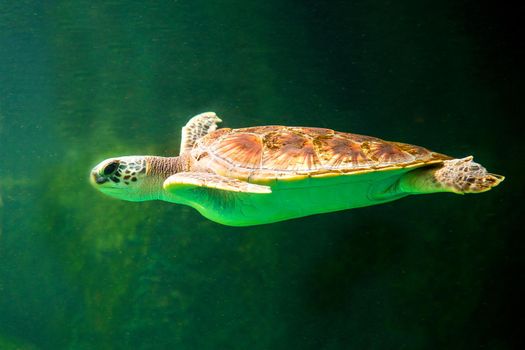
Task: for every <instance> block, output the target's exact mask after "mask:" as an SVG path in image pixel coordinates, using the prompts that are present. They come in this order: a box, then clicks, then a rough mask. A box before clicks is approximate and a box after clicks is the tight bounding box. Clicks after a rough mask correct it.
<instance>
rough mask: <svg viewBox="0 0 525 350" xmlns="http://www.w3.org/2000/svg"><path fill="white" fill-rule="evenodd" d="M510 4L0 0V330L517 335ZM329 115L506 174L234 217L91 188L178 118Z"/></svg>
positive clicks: (456, 344)
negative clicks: (339, 204)
mask: <svg viewBox="0 0 525 350" xmlns="http://www.w3.org/2000/svg"><path fill="white" fill-rule="evenodd" d="M522 14H523V12H522V10H521V9H518V8H516V9H513V8H504V7H500V6H496V5H494V6H489V5H486V4H485V5H483V4H480V3H479V2H475V1H459V2H458V1H452V0H451V1H435V2H421V1H401V2H398V1H324V2H323V1H294V0H286V1H283V0H266V1H239V0H230V1H220V2H219V1H217V2H215V1H202V0H196V1H182V0H181V1H164V2H143V1H131V2H130V1H107V2H100V3H94V2H91V1H82V0H75V1H52V2H51V1H50V2H45V5H42V2H39V1H8V2H1V3H0V142H1V143H0V198H1V200H0V349H2V350H3V349H9V350H10V349H431V348H437V349H512V348H514V347H516V348H517V346H518V345H517V344H518V334H519V331H520V330H521V327H522V325H523V324H522V323H519V322H518V321H517V320H515V319H514V318H513V316H514V314H515V313H517V312H515V311H517V309H518V308H519V307H521V306H522V302H521V298H522V292H523V290H522V289H520V286H519V285H518V282H519V281H520V280H521V279H522V278H523V274H522V272H523V270H522V263H523V258H522V251H521V248H520V247H521V243H522V239H521V237H520V236H519V235H518V233H517V230H516V229H515V228H514V226H515V225H516V223H518V222H519V221H520V220H521V215H522V211H523V207H522V206H521V205H520V201H521V200H522V194H523V182H522V180H523V176H522V175H520V174H519V173H520V171H521V172H522V171H523V166H522V164H520V159H521V163H522V157H523V151H524V149H523V147H522V146H521V145H520V144H519V142H522V140H523V129H520V128H518V127H517V125H513V124H512V122H511V121H510V120H511V118H512V117H516V116H519V117H521V116H523V110H522V108H521V105H518V102H517V100H518V97H522V96H523V89H522V87H523V86H522V82H521V80H520V79H521V74H520V73H521V70H520V68H519V66H518V62H521V61H520V60H518V57H517V56H516V55H515V48H514V45H517V44H518V43H519V42H520V41H521V39H520V38H519V32H518V30H519V28H521V25H519V24H518V22H519V21H521V19H520V18H522V17H521V16H522ZM208 110H212V111H216V112H217V113H218V114H219V115H220V116H221V118H223V120H224V125H225V126H228V127H242V126H250V125H261V124H263V125H264V124H287V125H308V126H321V127H330V128H333V129H336V130H341V131H349V132H355V133H363V134H368V135H374V136H378V137H381V138H385V139H389V140H397V141H403V142H408V143H414V144H419V145H422V146H425V147H428V148H430V149H433V150H436V151H439V152H443V153H447V154H450V155H453V156H457V157H463V156H467V155H470V154H473V155H474V156H475V157H476V160H477V161H479V162H480V163H482V164H483V165H485V166H486V167H487V168H488V169H489V170H491V171H493V172H496V173H501V174H503V175H506V176H507V179H506V181H505V182H504V183H503V184H502V185H500V187H498V188H496V189H495V190H493V191H491V192H488V193H485V194H481V195H472V196H456V195H451V194H439V195H430V196H420V197H411V198H406V199H403V200H400V201H397V202H394V203H390V204H386V205H382V206H376V207H369V208H363V209H355V210H350V211H344V212H339V213H331V214H325V215H319V216H312V217H308V218H303V219H298V220H291V221H288V222H282V223H277V224H272V225H263V226H256V227H248V228H231V227H226V226H220V225H218V224H215V223H213V222H210V221H207V220H205V219H204V218H203V217H201V216H199V215H198V213H197V212H196V211H194V210H193V209H191V208H188V207H182V206H176V205H173V204H169V203H163V202H145V203H130V202H122V201H117V200H112V199H110V198H108V197H104V196H102V195H101V194H100V193H97V192H96V191H94V190H93V189H92V188H91V187H90V185H89V183H88V174H89V170H90V169H91V167H92V166H94V165H95V164H96V163H98V162H99V161H101V160H102V159H104V158H107V157H110V156H118V155H133V154H157V155H173V154H176V153H177V151H178V145H179V142H180V140H179V137H180V128H181V127H182V126H183V125H184V124H185V122H186V121H187V120H188V119H189V118H190V117H191V116H192V115H194V114H197V113H200V112H204V111H208Z"/></svg>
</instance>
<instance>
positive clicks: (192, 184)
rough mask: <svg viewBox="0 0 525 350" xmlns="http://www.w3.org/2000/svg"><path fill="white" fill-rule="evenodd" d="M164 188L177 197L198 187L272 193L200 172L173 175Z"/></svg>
mask: <svg viewBox="0 0 525 350" xmlns="http://www.w3.org/2000/svg"><path fill="white" fill-rule="evenodd" d="M163 187H164V189H165V190H166V191H168V192H170V193H172V194H175V195H177V194H178V193H179V192H180V191H182V190H187V189H191V188H196V187H203V188H210V189H216V190H221V191H230V192H245V193H271V192H272V190H271V188H270V187H269V186H264V185H255V184H251V183H249V182H246V181H241V180H237V179H232V178H229V177H225V176H221V175H217V174H212V173H199V172H183V173H177V174H175V175H171V176H170V177H168V178H167V179H166V181H164V184H163Z"/></svg>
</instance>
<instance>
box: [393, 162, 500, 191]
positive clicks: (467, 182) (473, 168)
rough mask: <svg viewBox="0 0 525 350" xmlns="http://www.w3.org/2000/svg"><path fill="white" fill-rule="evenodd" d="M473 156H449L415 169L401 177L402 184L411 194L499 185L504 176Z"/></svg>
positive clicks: (474, 189) (479, 189) (403, 189)
mask: <svg viewBox="0 0 525 350" xmlns="http://www.w3.org/2000/svg"><path fill="white" fill-rule="evenodd" d="M472 159H473V157H472V156H469V157H465V158H461V159H450V160H445V161H443V163H442V164H439V165H433V166H427V167H422V168H419V169H415V170H412V171H410V172H408V173H406V174H405V175H403V176H402V177H401V179H400V180H399V184H398V186H399V188H398V190H400V191H401V192H404V193H409V194H419V193H435V192H452V193H457V194H464V193H480V192H486V191H488V190H490V189H491V188H492V187H495V186H497V185H499V183H500V182H502V181H503V180H504V179H505V177H503V176H501V175H496V174H491V173H489V172H487V170H486V169H485V168H484V167H483V166H481V165H480V164H478V163H475V162H473V161H472Z"/></svg>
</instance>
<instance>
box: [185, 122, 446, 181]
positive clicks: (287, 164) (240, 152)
mask: <svg viewBox="0 0 525 350" xmlns="http://www.w3.org/2000/svg"><path fill="white" fill-rule="evenodd" d="M192 156H193V157H194V159H198V160H199V163H201V162H202V163H201V164H206V166H207V167H209V168H211V169H213V170H214V171H215V172H217V173H219V174H228V175H231V176H236V177H238V178H242V179H253V180H256V179H257V180H264V179H272V178H276V177H278V178H291V179H293V178H303V177H305V176H310V177H317V176H327V175H328V176H329V175H331V174H333V175H340V174H350V173H362V172H370V171H376V170H381V169H392V168H404V167H413V166H420V165H422V164H433V163H441V162H443V161H444V160H447V159H451V157H449V156H446V155H443V154H440V153H435V152H431V151H429V150H427V149H426V148H423V147H419V146H414V145H409V144H405V143H399V142H389V141H384V140H381V139H378V138H375V137H370V136H364V135H357V134H350V133H344V132H338V131H334V130H331V129H323V128H307V127H287V126H259V127H251V128H242V129H228V128H225V129H219V130H217V131H214V132H211V133H210V134H208V135H206V136H205V137H203V138H201V139H200V140H198V141H197V143H196V145H195V147H194V148H193V150H192Z"/></svg>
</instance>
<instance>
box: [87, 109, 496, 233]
mask: <svg viewBox="0 0 525 350" xmlns="http://www.w3.org/2000/svg"><path fill="white" fill-rule="evenodd" d="M218 122H221V120H220V119H219V118H218V117H217V115H216V114H215V113H212V112H208V113H202V114H199V115H197V116H195V117H193V118H192V119H190V121H189V122H188V123H187V124H186V126H184V127H183V128H182V142H181V148H180V154H179V156H178V157H171V158H165V157H157V156H126V157H118V158H111V159H107V160H104V161H103V162H101V163H100V164H98V165H97V166H96V167H95V168H94V169H93V170H92V172H91V182H92V183H93V185H94V186H95V187H96V188H97V189H98V190H100V191H101V192H103V193H105V194H107V195H109V196H112V197H116V198H119V199H124V200H128V201H147V200H163V201H167V202H172V203H177V204H186V205H189V206H191V207H193V208H195V209H197V210H198V211H199V212H200V213H201V214H202V215H203V216H205V217H207V218H208V219H210V220H213V221H216V222H219V223H221V224H225V225H232V226H248V225H257V224H265V223H271V222H276V221H281V220H287V219H291V218H298V217H302V216H307V215H312V214H319V213H327V212H332V211H337V210H343V209H350V208H357V207H364V206H368V205H375V204H380V203H385V202H389V201H392V200H395V199H399V198H402V197H405V196H407V195H410V194H423V193H435V192H452V193H459V194H463V193H478V192H484V191H488V190H490V189H491V188H492V187H494V186H496V185H498V184H499V183H500V182H501V181H503V179H504V177H503V176H500V175H495V174H490V173H487V171H486V170H485V168H484V167H482V166H481V165H479V164H477V163H475V162H473V161H472V159H473V158H472V156H469V157H466V158H462V159H454V158H452V157H449V156H446V155H443V154H439V153H435V152H432V151H429V150H427V149H425V148H423V147H418V146H413V145H409V144H405V143H399V142H389V141H384V140H381V139H378V138H375V137H370V136H363V135H356V134H349V133H343V132H337V131H334V130H330V129H321V128H309V127H288V126H257V127H250V128H242V129H228V128H224V129H218V130H216V129H217V123H218Z"/></svg>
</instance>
